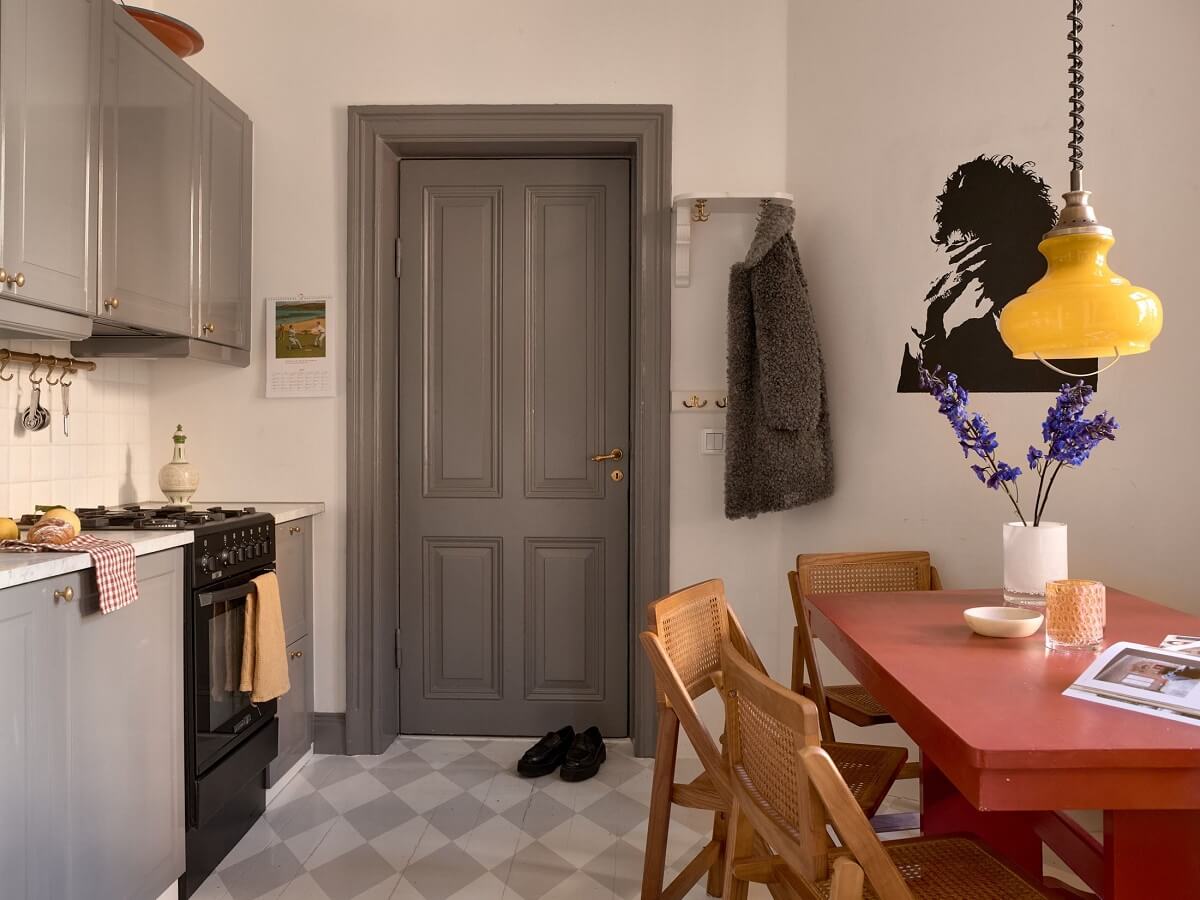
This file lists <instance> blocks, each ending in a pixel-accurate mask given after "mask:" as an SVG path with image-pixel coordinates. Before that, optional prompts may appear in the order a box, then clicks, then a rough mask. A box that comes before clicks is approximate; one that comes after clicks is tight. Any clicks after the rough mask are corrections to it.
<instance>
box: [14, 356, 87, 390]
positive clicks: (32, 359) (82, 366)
mask: <svg viewBox="0 0 1200 900" xmlns="http://www.w3.org/2000/svg"><path fill="white" fill-rule="evenodd" d="M14 363H15V364H16V365H19V366H33V367H34V368H35V369H36V368H38V367H39V366H47V367H49V368H50V370H51V371H53V370H54V369H58V370H59V371H60V372H62V373H63V374H67V375H70V374H74V373H75V372H94V371H96V364H95V363H94V362H90V361H88V360H86V359H75V358H74V357H72V356H47V355H46V354H43V353H21V352H19V351H17V350H5V349H0V375H2V374H3V372H4V370H5V369H6V368H8V366H10V365H12V364H14ZM60 377H61V376H60ZM55 383H56V384H57V382H55Z"/></svg>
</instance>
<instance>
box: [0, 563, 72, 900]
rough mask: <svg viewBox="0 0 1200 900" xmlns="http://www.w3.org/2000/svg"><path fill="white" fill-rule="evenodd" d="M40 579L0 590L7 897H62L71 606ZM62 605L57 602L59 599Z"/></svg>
mask: <svg viewBox="0 0 1200 900" xmlns="http://www.w3.org/2000/svg"><path fill="white" fill-rule="evenodd" d="M59 587H61V585H59V586H57V587H53V588H52V587H51V586H50V584H49V583H48V582H45V581H40V582H34V583H33V584H24V585H20V586H18V587H13V588H9V589H8V590H5V591H0V810H3V812H2V813H0V873H3V874H2V876H0V881H2V883H3V891H4V896H5V897H12V898H14V900H41V898H54V897H65V896H67V893H66V865H65V854H64V849H65V845H64V844H63V843H62V830H63V828H64V826H65V823H66V808H67V805H66V790H65V788H66V779H65V777H64V776H65V773H66V769H67V717H66V716H65V714H64V710H65V708H66V703H67V674H68V673H67V666H66V639H67V614H68V612H70V611H69V610H60V609H56V608H55V607H56V601H55V598H54V596H53V592H54V590H56V589H59ZM59 605H61V604H59Z"/></svg>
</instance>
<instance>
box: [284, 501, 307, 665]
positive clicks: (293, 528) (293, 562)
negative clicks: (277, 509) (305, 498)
mask: <svg viewBox="0 0 1200 900" xmlns="http://www.w3.org/2000/svg"><path fill="white" fill-rule="evenodd" d="M275 569H276V574H277V575H278V577H279V600H280V604H281V605H282V607H283V633H284V636H285V638H286V640H287V642H288V643H289V644H290V643H292V642H293V641H295V640H297V639H299V638H300V637H301V636H302V635H305V634H308V633H309V631H310V630H311V629H310V625H309V621H308V618H309V608H310V606H311V599H312V577H313V576H312V519H297V520H296V521H294V522H285V523H283V524H281V525H276V526H275Z"/></svg>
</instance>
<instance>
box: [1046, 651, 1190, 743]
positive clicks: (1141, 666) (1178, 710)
mask: <svg viewBox="0 0 1200 900" xmlns="http://www.w3.org/2000/svg"><path fill="white" fill-rule="evenodd" d="M1063 693H1064V694H1065V695H1066V696H1068V697H1076V698H1078V699H1080V700H1090V701H1092V702H1093V703H1102V704H1104V705H1106V706H1115V707H1119V708H1122V709H1129V710H1133V711H1134V712H1140V713H1144V714H1146V715H1152V716H1159V717H1160V718H1166V719H1172V720H1174V721H1177V722H1184V723H1186V724H1188V725H1200V637H1190V636H1188V635H1178V634H1171V635H1167V637H1166V638H1165V639H1164V640H1163V642H1162V645H1161V646H1158V647H1151V646H1148V645H1146V644H1131V643H1129V642H1127V641H1122V642H1120V643H1116V644H1113V645H1112V646H1111V647H1109V648H1108V649H1106V650H1105V651H1104V652H1103V653H1101V654H1100V655H1099V656H1098V657H1096V661H1095V662H1093V663H1092V664H1091V665H1090V666H1088V667H1087V669H1085V670H1084V672H1083V674H1082V675H1080V676H1079V677H1078V678H1077V679H1075V683H1074V684H1072V685H1071V686H1070V687H1069V688H1067V689H1066V690H1065V691H1063Z"/></svg>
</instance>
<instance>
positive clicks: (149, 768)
mask: <svg viewBox="0 0 1200 900" xmlns="http://www.w3.org/2000/svg"><path fill="white" fill-rule="evenodd" d="M137 567H138V591H139V594H140V596H139V598H138V600H137V602H136V603H134V604H133V605H131V606H127V607H124V608H123V609H119V610H116V611H115V612H113V613H110V614H109V615H106V616H104V615H101V614H100V612H99V607H98V597H97V594H96V580H95V575H94V574H93V573H92V572H90V571H87V572H77V573H74V574H71V575H63V576H57V577H54V578H48V579H45V580H43V581H37V582H33V583H31V584H26V585H21V586H18V587H12V588H8V589H6V590H3V591H0V810H3V813H2V814H0V873H3V875H2V878H0V885H2V886H0V895H2V896H3V897H4V898H5V900H8V898H10V897H12V898H20V900H96V898H100V897H104V898H108V897H113V898H116V897H120V898H128V900H156V898H157V897H159V896H160V895H161V894H162V893H163V891H165V890H166V889H167V888H169V887H170V886H171V884H172V883H173V882H174V881H175V880H176V879H177V878H178V877H179V876H180V875H181V874H182V873H183V870H184V795H183V791H184V786H183V769H184V767H183V640H182V634H183V607H182V604H181V603H180V600H179V598H180V597H181V596H182V595H183V567H182V551H180V550H170V551H164V552H161V553H156V554H152V555H148V556H141V557H139V558H138V561H137Z"/></svg>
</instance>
